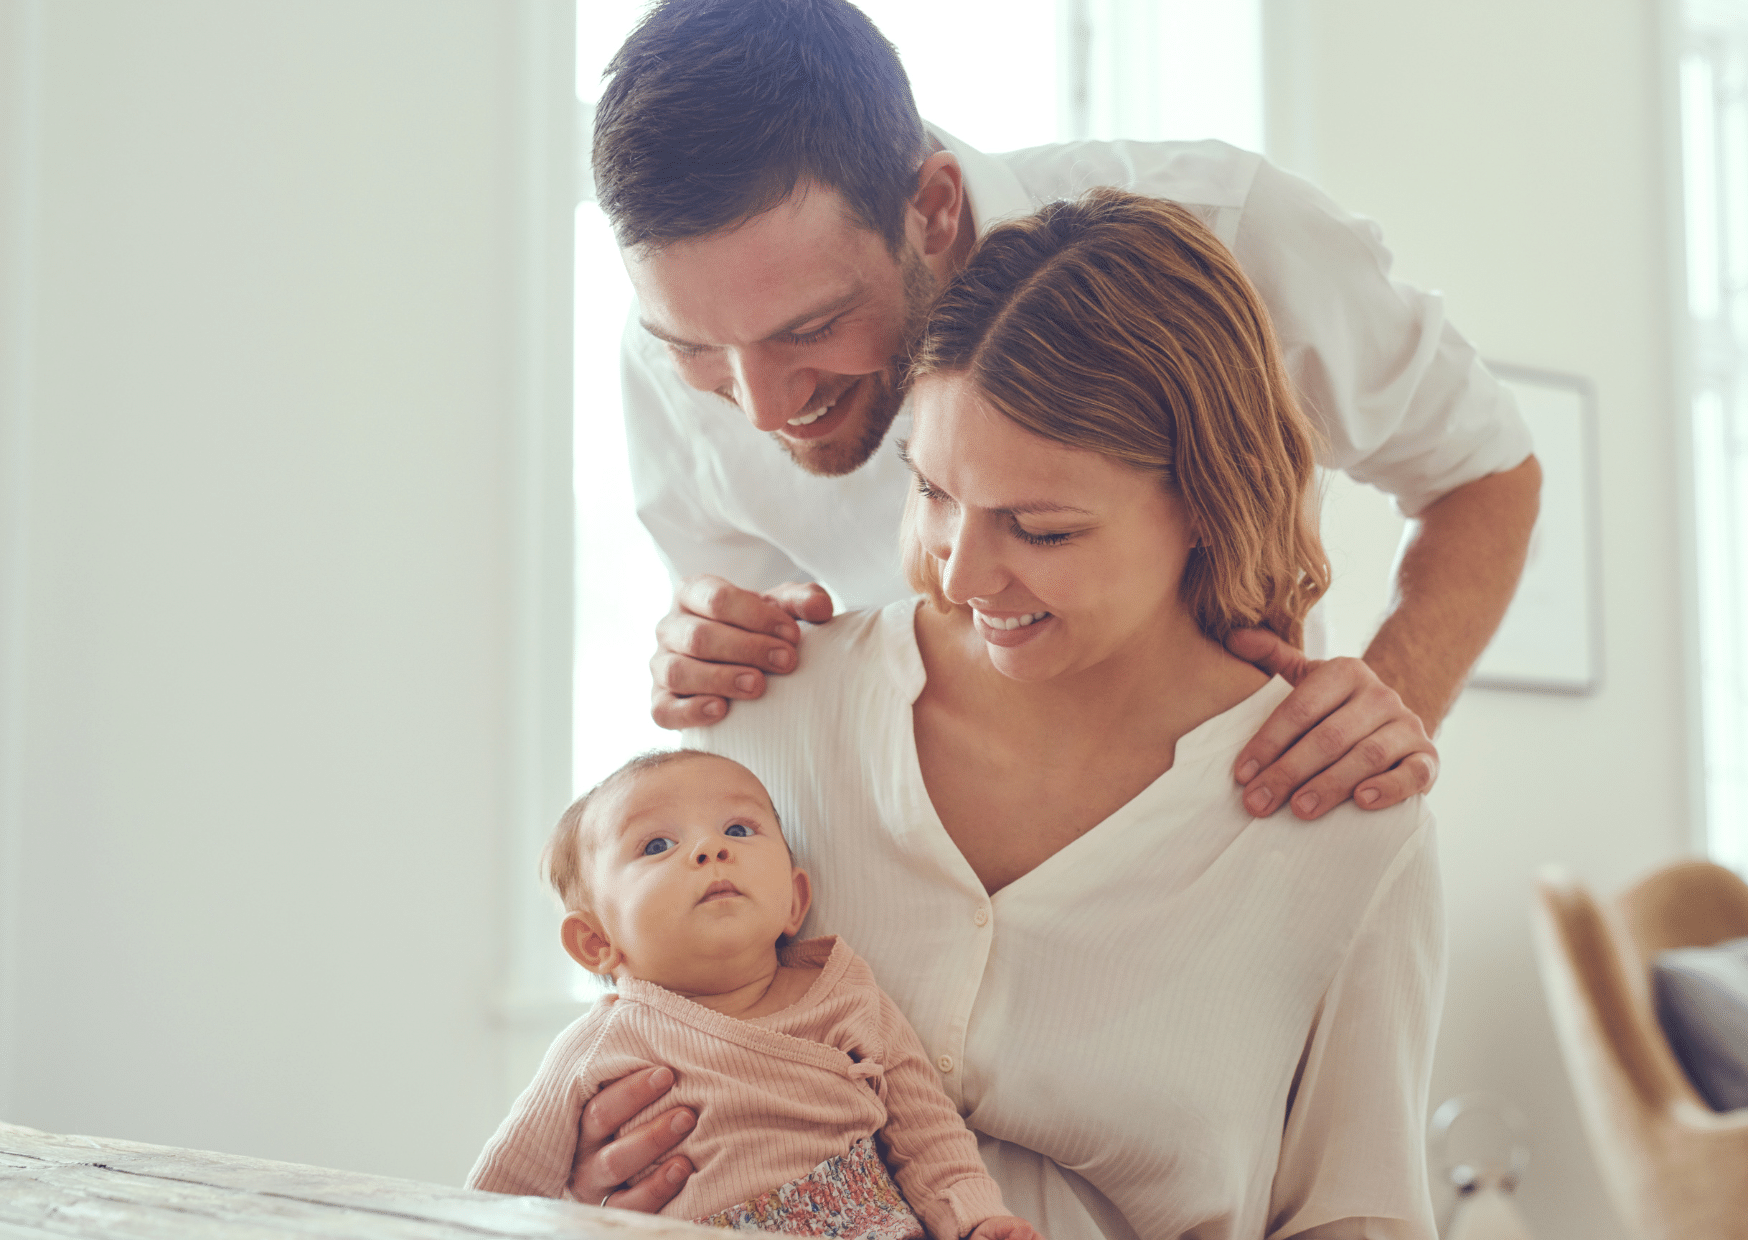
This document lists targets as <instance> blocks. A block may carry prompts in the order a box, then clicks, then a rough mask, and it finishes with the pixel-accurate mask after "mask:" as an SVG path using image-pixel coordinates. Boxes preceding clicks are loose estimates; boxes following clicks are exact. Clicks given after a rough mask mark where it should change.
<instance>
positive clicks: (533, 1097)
mask: <svg viewBox="0 0 1748 1240" xmlns="http://www.w3.org/2000/svg"><path fill="white" fill-rule="evenodd" d="M618 1014H619V1007H618V1005H617V1004H606V1003H603V1004H598V1005H597V1006H596V1007H595V1008H594V1009H593V1010H592V1011H591V1012H590V1013H589V1014H588V1015H587V1016H585V1017H583V1018H582V1019H581V1020H579V1021H577V1022H576V1023H575V1024H573V1025H572V1026H571V1027H570V1028H569V1029H566V1030H565V1031H564V1032H563V1033H561V1034H559V1036H558V1037H557V1038H556V1039H554V1040H553V1043H552V1045H551V1047H549V1048H548V1049H547V1052H546V1058H545V1059H544V1060H542V1061H541V1064H540V1071H538V1072H536V1073H535V1074H534V1080H533V1081H531V1082H530V1083H529V1085H528V1088H527V1089H525V1090H523V1091H522V1096H521V1097H520V1098H517V1099H516V1104H515V1105H514V1106H513V1107H511V1108H510V1114H509V1115H507V1116H506V1117H505V1118H504V1122H503V1123H502V1124H499V1125H498V1130H497V1132H495V1133H493V1134H492V1139H491V1140H490V1141H488V1142H486V1147H485V1149H484V1150H482V1151H481V1152H480V1156H479V1161H478V1162H476V1163H475V1164H474V1166H473V1170H472V1171H470V1172H469V1173H468V1176H467V1187H469V1188H478V1189H484V1190H485V1191H486V1192H488V1193H509V1194H512V1195H514V1196H518V1197H566V1196H569V1194H568V1192H567V1191H566V1190H567V1188H568V1186H569V1184H570V1178H571V1167H572V1165H573V1164H574V1163H575V1162H576V1154H577V1134H578V1133H579V1132H580V1131H581V1127H582V1120H583V1107H584V1106H585V1105H587V1103H588V1101H589V1099H591V1098H593V1097H594V1096H595V1095H596V1094H597V1093H598V1092H600V1089H601V1086H602V1085H604V1084H606V1083H607V1082H608V1081H610V1080H617V1079H618V1078H619V1077H621V1076H624V1075H625V1074H626V1073H627V1072H633V1071H636V1070H637V1069H638V1068H639V1067H647V1066H651V1065H649V1064H648V1063H634V1062H629V1061H627V1060H626V1058H625V1057H624V1056H614V1057H613V1062H611V1063H609V1062H607V1059H608V1057H607V1056H606V1055H604V1054H603V1053H602V1050H603V1047H604V1045H605V1044H606V1042H607V1038H608V1034H609V1033H610V1032H611V1031H612V1027H613V1024H614V1020H615V1018H616V1017H617V1016H618ZM590 1204H594V1203H592V1202H591V1203H590Z"/></svg>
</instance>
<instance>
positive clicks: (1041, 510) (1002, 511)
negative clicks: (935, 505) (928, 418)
mask: <svg viewBox="0 0 1748 1240" xmlns="http://www.w3.org/2000/svg"><path fill="white" fill-rule="evenodd" d="M895 446H896V447H897V449H898V459H899V460H901V461H903V462H904V463H905V465H906V466H907V467H908V468H909V469H910V472H911V473H913V474H915V475H916V476H917V478H918V479H920V480H921V481H922V482H923V483H924V484H925V485H926V486H927V487H928V488H929V490H931V491H938V492H939V493H940V494H941V495H942V496H944V497H946V498H948V499H951V498H952V496H951V495H950V494H948V492H947V491H946V490H945V489H943V488H941V487H938V486H936V485H935V484H934V483H932V482H930V481H929V480H928V479H927V478H926V477H924V475H923V471H922V470H920V469H918V468H917V467H916V462H915V461H913V460H911V459H910V452H909V447H910V441H909V440H908V439H900V440H898V441H897V443H896V445H895ZM989 511H990V512H993V513H995V514H996V515H997V516H1000V517H1035V516H1044V515H1049V514H1052V513H1062V512H1066V513H1072V514H1074V515H1075V516H1078V517H1093V516H1097V515H1098V514H1097V513H1095V512H1093V511H1092V510H1091V509H1088V508H1076V507H1075V506H1074V505H1073V504H1059V503H1057V502H1056V501H1055V500H1049V499H1035V500H1031V501H1029V502H1027V503H1023V504H1004V505H1003V506H1002V507H1000V508H991V509H989Z"/></svg>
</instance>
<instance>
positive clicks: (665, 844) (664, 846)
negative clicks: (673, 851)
mask: <svg viewBox="0 0 1748 1240" xmlns="http://www.w3.org/2000/svg"><path fill="white" fill-rule="evenodd" d="M679 846H680V841H679V840H670V839H668V838H667V837H666V836H659V837H657V838H656V839H653V840H651V841H650V842H649V843H647V844H645V845H644V846H643V855H644V856H646V857H655V856H659V855H661V854H662V853H665V852H667V851H668V849H670V848H678V847H679Z"/></svg>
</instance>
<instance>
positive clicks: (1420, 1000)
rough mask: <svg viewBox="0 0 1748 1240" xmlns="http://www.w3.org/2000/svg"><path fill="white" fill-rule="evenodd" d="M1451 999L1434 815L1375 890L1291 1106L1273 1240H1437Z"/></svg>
mask: <svg viewBox="0 0 1748 1240" xmlns="http://www.w3.org/2000/svg"><path fill="white" fill-rule="evenodd" d="M1443 990H1444V908H1443V902H1442V899H1441V896H1440V889H1439V879H1438V859H1437V849H1436V845H1435V842H1434V835H1433V831H1432V824H1431V816H1430V814H1429V813H1428V812H1427V811H1426V809H1425V808H1424V807H1422V809H1421V819H1420V826H1419V829H1418V830H1416V831H1415V833H1414V834H1413V835H1411V836H1410V837H1409V838H1408V839H1407V840H1406V841H1404V843H1403V846H1402V849H1401V851H1400V852H1399V853H1398V854H1397V856H1396V858H1395V859H1394V861H1393V862H1392V864H1391V865H1390V867H1389V869H1388V870H1387V871H1386V872H1385V874H1384V876H1383V878H1382V879H1381V881H1380V882H1379V883H1378V885H1377V887H1376V888H1375V890H1374V891H1373V894H1372V899H1371V903H1370V907H1369V908H1368V909H1367V910H1366V914H1365V916H1364V918H1363V919H1362V921H1361V922H1360V925H1359V928H1358V931H1357V932H1356V934H1355V936H1354V938H1353V941H1352V943H1351V944H1350V946H1349V948H1348V951H1347V954H1346V957H1345V959H1344V960H1343V962H1342V964H1341V967H1340V968H1339V970H1338V971H1337V972H1336V975H1335V978H1334V980H1333V981H1332V982H1331V984H1330V986H1329V989H1328V991H1327V992H1326V993H1325V995H1324V999H1323V1005H1322V1010H1321V1011H1320V1012H1319V1014H1318V1017H1317V1021H1316V1024H1315V1026H1314V1027H1313V1029H1312V1032H1311V1035H1310V1038H1309V1040H1308V1042H1307V1044H1306V1048H1305V1054H1304V1058H1303V1060H1302V1061H1301V1064H1300V1073H1299V1080H1298V1084H1297V1087H1296V1089H1295V1090H1294V1094H1293V1096H1292V1099H1291V1100H1290V1102H1289V1103H1288V1110H1287V1118H1286V1130H1285V1133H1284V1135H1283V1138H1282V1141H1281V1158H1280V1162H1279V1164H1278V1165H1277V1167H1276V1171H1275V1178H1274V1185H1273V1190H1272V1193H1271V1199H1270V1204H1269V1226H1268V1232H1267V1236H1268V1240H1288V1238H1292V1240H1310V1238H1311V1237H1316V1238H1317V1240H1436V1237H1437V1234H1438V1233H1437V1230H1436V1228H1435V1227H1434V1224H1433V1220H1432V1217H1431V1208H1430V1204H1429V1202H1430V1199H1429V1197H1428V1193H1427V1173H1426V1145H1425V1133H1426V1095H1427V1088H1428V1084H1429V1081H1430V1078H1431V1074H1432V1050H1433V1039H1434V1036H1435V1034H1436V1032H1437V1030H1438V1022H1439V1009H1440V1006H1441V1000H1442V995H1443Z"/></svg>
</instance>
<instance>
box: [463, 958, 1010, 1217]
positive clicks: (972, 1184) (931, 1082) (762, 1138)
mask: <svg viewBox="0 0 1748 1240" xmlns="http://www.w3.org/2000/svg"><path fill="white" fill-rule="evenodd" d="M783 960H784V963H786V964H795V965H803V964H814V965H823V966H824V968H823V971H822V972H821V973H820V976H819V977H818V978H817V979H816V980H815V981H814V983H813V985H812V986H811V987H810V988H809V990H808V992H807V993H806V994H805V995H804V996H803V997H802V998H801V1000H800V1001H799V1002H797V1003H795V1004H793V1005H791V1006H789V1007H787V1008H784V1009H783V1010H782V1011H780V1012H776V1013H773V1014H772V1015H770V1016H764V1017H760V1018H758V1019H756V1020H745V1021H743V1020H735V1019H734V1018H732V1017H728V1016H723V1015H721V1014H720V1013H718V1012H713V1011H711V1010H710V1009H709V1008H705V1007H701V1006H699V1005H698V1004H696V1003H693V1002H692V1001H690V1000H689V999H683V998H681V997H680V996H679V995H676V994H674V993H673V992H672V991H669V990H664V989H662V988H661V987H660V986H656V985H654V984H652V983H649V982H640V981H635V980H629V979H628V980H626V981H625V982H622V983H621V984H620V987H619V994H618V995H617V996H616V997H609V998H607V999H604V1000H602V1001H601V1002H600V1003H597V1004H596V1005H595V1007H594V1009H593V1010H592V1011H590V1013H589V1014H588V1015H587V1016H585V1017H583V1018H582V1019H581V1020H579V1021H577V1023H576V1024H574V1025H572V1026H571V1027H570V1028H569V1029H567V1030H565V1031H564V1032H563V1033H562V1034H560V1035H559V1037H558V1039H557V1040H556V1041H554V1042H553V1044H552V1049H551V1050H549V1051H547V1053H546V1060H545V1062H544V1063H542V1064H541V1066H540V1071H539V1073H538V1074H537V1075H536V1076H535V1078H534V1082H533V1083H532V1084H531V1085H529V1087H528V1088H527V1089H526V1090H524V1091H523V1093H522V1096H521V1097H520V1098H518V1099H517V1100H516V1105H515V1107H514V1108H512V1109H511V1111H510V1115H509V1117H508V1118H507V1119H505V1120H504V1122H503V1124H502V1125H500V1126H499V1128H498V1131H497V1133H496V1135H495V1136H493V1137H492V1139H491V1141H490V1142H489V1143H488V1144H487V1145H486V1148H485V1151H484V1152H483V1153H482V1154H481V1155H480V1159H479V1162H478V1163H477V1164H476V1165H475V1166H474V1169H473V1172H472V1174H471V1175H469V1176H468V1180H467V1182H468V1186H469V1187H470V1188H483V1189H488V1190H490V1191H492V1192H498V1193H518V1194H525V1195H534V1196H541V1197H559V1196H564V1195H565V1189H566V1185H567V1183H568V1182H569V1180H570V1173H571V1163H572V1161H573V1159H574V1156H575V1153H576V1141H577V1125H578V1122H579V1120H580V1118H581V1115H582V1110H583V1105H584V1104H585V1103H587V1102H588V1101H589V1099H590V1098H592V1097H594V1096H595V1093H596V1091H598V1090H599V1089H600V1088H601V1086H603V1085H605V1084H608V1083H609V1082H612V1081H615V1080H618V1079H619V1078H620V1077H622V1076H624V1075H626V1074H627V1073H630V1072H636V1071H638V1070H639V1069H643V1068H649V1067H654V1066H656V1065H658V1064H665V1065H667V1066H668V1067H670V1068H672V1069H673V1071H674V1076H675V1078H676V1079H675V1083H674V1087H673V1089H672V1090H670V1091H669V1092H668V1093H667V1094H666V1095H665V1096H664V1097H662V1098H661V1099H659V1100H658V1101H657V1102H656V1104H655V1105H654V1106H652V1107H650V1108H649V1109H647V1110H645V1111H644V1112H642V1113H641V1114H638V1115H634V1116H633V1117H632V1118H631V1120H630V1121H629V1122H628V1123H627V1124H626V1125H625V1128H624V1129H621V1131H622V1132H623V1131H625V1130H628V1129H630V1128H634V1127H636V1126H637V1125H638V1124H640V1123H642V1122H643V1121H645V1120H647V1119H651V1118H653V1117H654V1116H656V1115H659V1114H661V1113H662V1112H664V1111H666V1110H668V1109H669V1108H670V1107H675V1106H686V1107H691V1108H692V1109H693V1110H694V1111H695V1112H696V1113H697V1115H698V1127H697V1128H696V1129H694V1130H693V1131H692V1132H691V1133H690V1134H688V1135H687V1136H686V1138H685V1139H684V1140H683V1141H681V1142H680V1145H679V1147H678V1152H679V1153H682V1154H684V1155H686V1157H688V1158H690V1159H691V1160H692V1165H693V1166H694V1167H695V1168H696V1170H695V1171H694V1172H693V1174H692V1178H691V1179H690V1180H688V1181H687V1182H686V1186H685V1187H684V1188H683V1189H681V1190H680V1194H679V1196H677V1197H675V1198H674V1200H673V1201H671V1202H669V1203H668V1206H667V1208H666V1209H664V1210H663V1211H662V1213H663V1214H665V1215H668V1216H670V1217H674V1218H685V1219H694V1218H703V1217H705V1216H706V1215H710V1214H714V1213H716V1212H717V1211H719V1210H724V1209H727V1208H728V1207H729V1206H733V1205H738V1204H739V1203H741V1202H743V1201H747V1200H750V1199H751V1198H753V1197H757V1196H758V1195H759V1194H760V1193H763V1192H765V1191H767V1190H768V1189H773V1188H776V1187H778V1186H779V1185H782V1184H786V1183H788V1182H789V1181H790V1180H793V1179H796V1178H798V1177H800V1176H803V1175H806V1174H807V1173H808V1172H809V1171H811V1170H812V1169H813V1168H814V1167H816V1166H818V1165H819V1164H820V1163H821V1162H824V1161H825V1160H826V1159H828V1158H831V1157H834V1156H836V1155H838V1154H842V1153H845V1152H846V1151H847V1150H848V1149H849V1148H850V1146H851V1144H852V1143H854V1142H855V1141H856V1140H857V1139H859V1138H861V1137H865V1136H867V1135H869V1134H870V1133H873V1132H879V1133H880V1137H881V1147H882V1153H884V1154H885V1156H886V1163H887V1166H889V1167H890V1168H891V1169H892V1173H893V1177H894V1178H895V1179H896V1180H897V1181H898V1186H899V1187H900V1188H901V1189H903V1190H904V1195H905V1198H906V1199H907V1200H908V1201H909V1202H910V1204H911V1207H912V1208H913V1209H915V1210H916V1212H917V1215H918V1216H919V1217H920V1218H921V1219H922V1221H923V1225H924V1226H925V1227H927V1228H928V1230H929V1235H930V1236H931V1237H932V1238H933V1240H956V1238H957V1237H959V1236H963V1235H965V1234H966V1233H967V1232H969V1231H970V1230H971V1229H972V1228H974V1227H976V1226H977V1224H978V1223H980V1222H982V1221H983V1220H984V1219H986V1218H990V1217H992V1216H995V1215H999V1214H1005V1213H1006V1211H1005V1210H1004V1209H1003V1207H1002V1201H1001V1189H1000V1188H999V1187H997V1185H996V1183H995V1181H994V1180H992V1179H991V1178H990V1177H989V1175H988V1173H987V1172H986V1171H985V1170H984V1167H983V1162H982V1160H981V1159H980V1158H979V1157H978V1153H977V1139H976V1138H975V1137H974V1136H973V1135H972V1134H971V1131H970V1130H969V1129H968V1128H966V1127H965V1122H964V1121H963V1120H962V1119H960V1118H959V1113H958V1112H957V1111H956V1110H954V1108H953V1104H952V1103H951V1102H950V1101H948V1099H947V1096H946V1095H945V1094H944V1093H942V1092H941V1086H940V1082H939V1079H938V1078H937V1077H936V1076H935V1070H934V1067H933V1066H932V1065H931V1064H930V1063H929V1061H928V1059H927V1057H926V1055H925V1054H924V1052H923V1047H922V1043H921V1041H919V1040H918V1038H917V1035H916V1032H915V1031H914V1030H913V1029H911V1027H910V1023H909V1022H908V1021H906V1020H905V1019H904V1016H903V1015H902V1014H901V1013H900V1012H899V1010H898V1008H897V1007H895V1006H894V1005H893V1002H892V1000H891V999H889V998H887V997H886V995H885V993H884V992H883V991H881V989H880V988H879V987H878V986H877V985H875V983H874V975H873V973H872V972H871V971H870V970H869V968H868V966H867V964H866V963H865V962H864V961H863V960H862V958H861V957H859V956H857V955H856V954H855V953H854V952H852V951H851V950H850V949H849V948H848V947H846V946H845V945H844V944H843V943H842V942H840V941H838V940H837V939H835V938H833V937H829V936H828V937H825V938H818V939H809V940H807V941H806V942H803V943H796V944H792V945H791V946H790V947H789V948H787V949H786V950H785V952H784V954H783ZM590 1204H594V1203H592V1202H591V1203H590Z"/></svg>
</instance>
